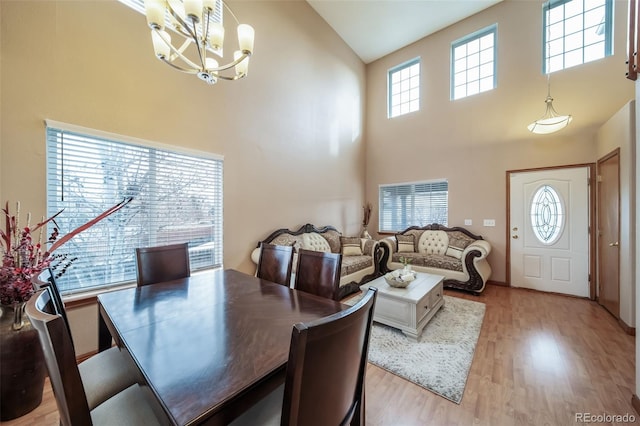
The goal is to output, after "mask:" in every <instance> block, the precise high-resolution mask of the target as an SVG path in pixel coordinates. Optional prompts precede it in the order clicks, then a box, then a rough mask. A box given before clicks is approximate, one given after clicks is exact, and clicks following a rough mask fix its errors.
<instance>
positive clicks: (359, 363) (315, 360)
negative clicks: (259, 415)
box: [281, 287, 378, 425]
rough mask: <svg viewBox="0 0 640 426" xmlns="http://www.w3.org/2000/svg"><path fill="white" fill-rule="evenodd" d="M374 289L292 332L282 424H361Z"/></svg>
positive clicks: (299, 325) (374, 296)
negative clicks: (349, 305) (339, 309)
mask: <svg viewBox="0 0 640 426" xmlns="http://www.w3.org/2000/svg"><path fill="white" fill-rule="evenodd" d="M377 291H378V290H377V289H376V288H375V287H370V288H369V290H368V291H367V293H366V294H365V296H364V297H363V298H362V299H361V300H360V301H359V302H358V303H356V304H355V305H354V306H352V307H350V308H349V309H347V310H345V311H342V312H338V313H336V314H333V315H330V316H328V317H325V318H321V319H318V320H315V321H312V322H309V323H306V324H302V323H299V324H296V325H295V326H294V327H293V331H292V333H291V346H290V349H289V361H288V363H287V377H286V380H285V386H284V400H283V407H282V418H281V424H282V425H348V424H352V425H364V424H365V418H364V408H365V407H364V380H365V372H366V368H367V355H368V352H369V336H370V334H371V323H372V321H373V307H374V303H375V300H376V296H377Z"/></svg>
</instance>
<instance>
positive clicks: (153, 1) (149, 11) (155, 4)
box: [144, 0, 165, 30]
mask: <svg viewBox="0 0 640 426" xmlns="http://www.w3.org/2000/svg"><path fill="white" fill-rule="evenodd" d="M144 8H145V11H146V16H147V24H148V25H149V27H151V28H158V29H160V30H164V11H165V2H164V0H146V1H145V2H144Z"/></svg>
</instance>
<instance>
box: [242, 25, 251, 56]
mask: <svg viewBox="0 0 640 426" xmlns="http://www.w3.org/2000/svg"><path fill="white" fill-rule="evenodd" d="M253 36H254V31H253V27H252V26H251V25H247V24H240V25H238V44H239V46H240V50H241V51H243V52H249V53H252V52H253Z"/></svg>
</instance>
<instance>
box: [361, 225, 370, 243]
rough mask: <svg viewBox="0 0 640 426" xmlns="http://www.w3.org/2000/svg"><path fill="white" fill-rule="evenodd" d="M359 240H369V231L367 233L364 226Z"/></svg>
mask: <svg viewBox="0 0 640 426" xmlns="http://www.w3.org/2000/svg"><path fill="white" fill-rule="evenodd" d="M360 238H366V239H368V240H370V239H371V235H370V234H369V231H367V227H366V226H365V227H363V228H362V232H361V233H360Z"/></svg>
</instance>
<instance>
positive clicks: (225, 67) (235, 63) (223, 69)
mask: <svg viewBox="0 0 640 426" xmlns="http://www.w3.org/2000/svg"><path fill="white" fill-rule="evenodd" d="M249 56H251V54H250V53H249V52H247V51H246V50H245V51H243V52H242V56H239V57H238V59H236V60H234V61H233V62H229V63H228V64H227V65H222V66H219V67H216V68H211V69H209V71H225V70H228V69H229V68H233V67H235V66H236V65H238V64H239V63H240V62H242V61H243V60H244V59H245V58H248V57H249Z"/></svg>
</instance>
